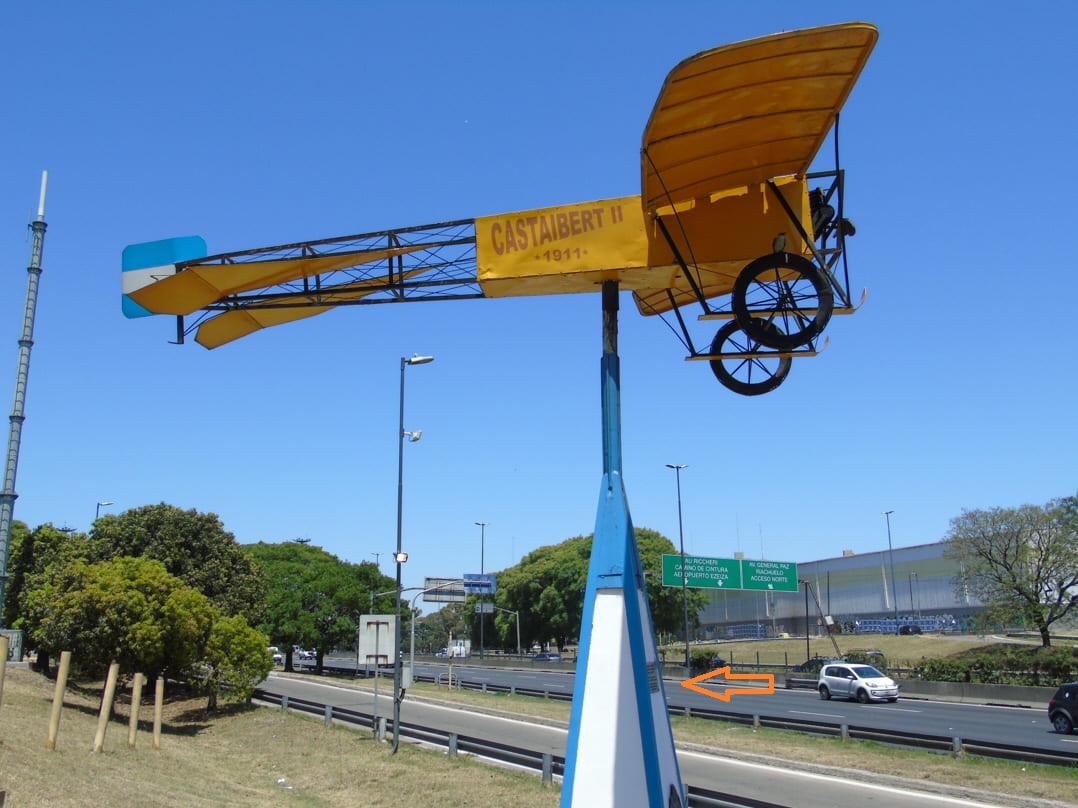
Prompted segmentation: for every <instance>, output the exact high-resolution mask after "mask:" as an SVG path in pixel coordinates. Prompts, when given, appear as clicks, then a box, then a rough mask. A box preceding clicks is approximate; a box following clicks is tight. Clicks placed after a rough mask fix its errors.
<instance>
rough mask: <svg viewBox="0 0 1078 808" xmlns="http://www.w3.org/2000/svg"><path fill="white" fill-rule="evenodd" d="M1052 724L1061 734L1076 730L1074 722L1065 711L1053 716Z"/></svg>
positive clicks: (1068, 733)
mask: <svg viewBox="0 0 1078 808" xmlns="http://www.w3.org/2000/svg"><path fill="white" fill-rule="evenodd" d="M1052 726H1053V727H1055V730H1056V732H1058V733H1059V734H1060V735H1070V734H1071V733H1072V732H1074V724H1073V723H1072V722H1071V720H1070V719H1069V718H1068V717H1067V716H1066V715H1064V714H1063V713H1056V714H1055V715H1053V716H1052Z"/></svg>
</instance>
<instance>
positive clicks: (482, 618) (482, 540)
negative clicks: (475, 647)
mask: <svg viewBox="0 0 1078 808" xmlns="http://www.w3.org/2000/svg"><path fill="white" fill-rule="evenodd" d="M476 524H477V525H479V574H480V575H483V574H484V573H485V572H486V569H485V568H484V560H483V559H484V557H485V556H486V544H487V525H489V524H490V522H476ZM486 617H487V615H486V612H484V611H483V596H482V595H480V596H479V659H480V661H482V659H483V624H484V623H486Z"/></svg>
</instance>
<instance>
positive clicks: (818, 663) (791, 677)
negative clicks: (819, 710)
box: [786, 657, 834, 690]
mask: <svg viewBox="0 0 1078 808" xmlns="http://www.w3.org/2000/svg"><path fill="white" fill-rule="evenodd" d="M828 662H834V660H833V659H827V658H825V657H814V658H812V659H810V660H808V661H806V662H802V663H801V664H800V665H794V666H793V667H792V668H790V670H789V672H788V673H787V674H786V689H787V690H789V689H790V688H794V687H807V688H811V689H812V690H815V689H816V684H817V682H818V681H819V678H820V668H822V667H823V666H824V665H826V664H827V663H828Z"/></svg>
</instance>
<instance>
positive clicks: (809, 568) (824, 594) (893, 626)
mask: <svg viewBox="0 0 1078 808" xmlns="http://www.w3.org/2000/svg"><path fill="white" fill-rule="evenodd" d="M944 547H945V545H944V543H943V542H936V543H934V544H920V545H916V546H914V547H902V548H895V549H894V551H893V553H892V551H890V550H883V551H880V552H872V553H860V554H855V553H853V552H852V551H849V550H847V551H846V552H844V553H843V554H842V555H841V556H839V557H837V558H825V559H822V560H820V561H808V562H804V563H798V564H797V577H798V579H799V581H801V582H802V583H801V586H800V591H798V592H750V591H745V590H722V589H713V590H708V591H709V593H710V595H711V603H710V604H709V605H708V606H707V607H705V608H704V609H703V610H702V611H701V612H700V629H699V635H698V636H699V638H700V639H720V638H747V637H778V636H781V635H783V634H789V635H796V636H804V635H805V627H806V624H807V625H808V629H809V632H810V633H811V634H812V635H821V634H824V633H826V632H825V629H824V626H825V625H829V624H830V625H837V626H838V629H837V630H839V631H841V633H843V634H872V633H877V634H880V633H882V634H895V633H897V631H898V630H899V629H900V628H901V627H902V626H907V625H916V626H918V627H920V628H921V630H922V631H961V630H964V629H965V628H966V627H967V625H968V621H969V618H970V617H971V616H972V615H973V614H975V613H977V612H979V611H980V610H981V609H982V604H981V602H980V601H978V600H977V599H976V598H974V597H972V596H970V595H968V594H966V593H957V592H956V591H955V585H954V583H953V580H952V579H953V578H954V576H955V574H956V573H957V572H958V563H957V562H956V561H953V560H951V559H948V558H944V555H943V551H944ZM741 555H742V554H738V556H739V557H740V556H741ZM805 582H807V584H808V585H807V586H806V585H805Z"/></svg>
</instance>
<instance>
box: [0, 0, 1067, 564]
mask: <svg viewBox="0 0 1078 808" xmlns="http://www.w3.org/2000/svg"><path fill="white" fill-rule="evenodd" d="M851 20H865V21H868V22H873V23H875V24H877V25H878V26H879V28H880V42H879V45H878V46H877V48H876V51H875V53H874V55H873V57H872V59H871V60H870V62H869V64H868V67H867V69H866V71H865V73H864V74H863V76H862V78H861V81H860V83H859V84H858V86H857V88H856V89H855V91H854V93H853V95H852V96H851V98H850V100H849V102H848V103H847V105H846V108H845V111H844V114H843V128H842V146H843V162H844V166H845V168H846V170H847V194H848V195H847V206H848V207H847V212H848V213H849V215H850V216H851V218H853V219H854V220H855V221H856V223H857V227H858V234H857V236H856V238H855V239H853V240H851V241H850V242H849V257H850V265H851V270H852V273H853V284H854V286H855V287H856V288H857V289H858V290H859V289H860V287H862V286H864V287H868V290H869V296H868V302H867V303H866V304H865V306H864V307H863V309H862V310H861V311H860V312H859V313H858V314H856V315H855V316H852V317H844V318H836V319H835V320H834V321H833V322H832V325H831V326H830V327H829V329H828V334H829V335H830V337H831V344H830V347H829V348H828V349H827V350H826V351H825V352H824V353H823V354H822V355H821V356H820V357H818V358H815V359H807V360H800V361H798V362H796V363H795V364H794V367H793V371H792V372H791V374H790V377H789V379H788V380H787V381H786V383H785V384H784V385H782V387H780V388H779V389H778V390H777V391H775V392H773V393H771V394H769V395H766V396H762V397H756V398H743V397H740V396H737V395H735V394H733V393H730V392H729V391H727V390H726V389H725V388H723V387H722V386H721V385H719V383H718V382H717V381H716V380H715V379H714V377H713V376H712V374H711V372H710V370H709V369H708V367H707V365H706V364H704V363H696V362H685V361H684V350H683V349H682V347H681V346H680V344H679V343H678V342H677V341H676V340H675V339H674V337H673V335H672V334H671V333H670V332H669V331H668V330H667V329H666V327H665V326H664V325H663V324H662V323H661V322H660V321H658V320H657V319H655V318H643V317H640V316H639V315H638V314H637V313H636V311H635V308H634V307H633V306H632V304H631V301H630V299H629V298H628V296H627V295H626V296H623V299H622V314H621V344H620V352H621V357H622V407H623V411H624V426H623V438H624V459H625V481H626V488H627V491H628V496H629V503H630V507H631V509H632V516H633V521H634V523H635V524H636V525H637V526H638V527H650V528H653V529H655V530H658V531H660V532H661V533H663V534H665V535H666V536H668V537H670V538H671V539H673V540H674V542H675V544H676V542H677V536H678V514H677V498H676V491H675V480H674V473H673V472H672V471H671V470H669V469H667V468H666V467H665V464H666V463H679V464H682V463H685V464H688V465H689V468H687V469H686V470H685V471H683V472H682V502H683V508H684V535H685V546H686V551H687V552H690V553H693V554H697V555H711V556H720V557H730V556H732V554H733V553H734V552H736V551H738V550H741V551H743V552H745V554H746V555H747V556H748V557H759V556H760V555H761V554H763V555H764V556H766V557H767V558H769V559H776V560H783V561H808V560H813V559H818V558H824V557H830V556H835V555H839V554H841V553H842V551H843V550H846V549H850V550H854V551H856V552H868V551H873V550H879V549H882V548H886V546H887V532H886V524H885V520H884V517H883V515H882V512H883V511H886V510H891V509H893V510H894V514H893V516H892V519H891V528H892V534H893V538H894V543H895V546H908V545H914V544H921V543H926V542H933V541H937V540H939V539H941V538H942V537H943V536H944V535H945V533H946V531H947V529H948V524H949V521H950V519H951V518H952V517H954V516H957V515H958V514H959V513H960V512H961V511H962V510H963V509H966V508H985V507H992V506H997V505H999V506H1010V505H1019V504H1022V503H1026V502H1033V503H1043V502H1045V501H1047V500H1049V499H1051V498H1054V497H1057V496H1065V495H1071V494H1074V493H1075V491H1076V490H1078V483H1076V474H1075V464H1076V457H1078V428H1076V426H1075V423H1076V421H1075V417H1074V409H1075V404H1074V400H1075V398H1076V395H1075V394H1076V373H1075V371H1076V370H1078V367H1076V366H1078V363H1076V361H1075V355H1076V349H1078V336H1076V331H1075V328H1074V327H1073V325H1072V322H1073V317H1074V315H1073V311H1072V304H1073V302H1074V301H1075V300H1076V299H1078V272H1076V271H1075V268H1074V265H1075V263H1076V261H1075V259H1074V258H1072V257H1071V256H1070V254H1069V253H1070V250H1071V249H1072V245H1071V243H1070V240H1071V238H1072V237H1073V234H1074V232H1075V224H1074V218H1075V213H1076V209H1078V206H1076V205H1075V203H1074V189H1075V188H1076V187H1078V171H1076V169H1075V163H1074V161H1073V159H1072V152H1073V143H1074V137H1075V135H1074V132H1075V131H1076V130H1078V120H1076V112H1075V106H1076V105H1075V103H1074V99H1075V89H1074V82H1075V79H1076V77H1078V76H1076V72H1075V67H1074V58H1073V41H1072V40H1073V34H1074V31H1075V30H1076V28H1078V5H1075V4H1073V3H1070V2H1044V3H1027V4H1022V5H1015V4H1013V3H991V2H989V3H985V2H978V3H963V2H955V3H938V2H936V3H916V2H911V3H902V4H897V3H896V4H876V3H841V2H839V3H829V4H823V5H821V4H811V3H778V2H722V3H718V2H699V3H686V2H670V3H665V4H656V3H653V2H648V3H644V2H620V3H590V4H585V3H576V4H570V3H549V2H547V3H505V2H484V3H433V2H432V3H414V2H412V3H410V2H394V3H377V4H376V3H358V2H315V1H313V2H308V3H294V2H288V3H286V2H272V1H270V2H259V3H254V2H234V3H221V2H212V3H211V2H205V1H204V0H193V1H192V2H185V3H167V4H163V3H158V4H147V3H143V2H110V3H107V4H104V5H95V4H86V3H78V2H72V1H70V0H69V1H67V2H52V3H31V4H21V5H17V4H10V3H9V4H5V5H4V6H3V7H2V8H0V75H2V82H0V104H2V109H3V111H4V121H5V124H4V126H3V127H2V128H0V268H2V271H0V392H2V395H3V396H4V397H3V398H0V408H3V410H2V411H3V412H4V413H5V414H6V413H10V409H8V408H9V407H10V406H11V402H12V400H13V399H12V398H11V397H10V396H11V391H12V389H13V384H14V377H15V367H16V360H17V352H18V346H17V340H18V337H19V331H20V324H21V321H22V314H23V302H24V297H25V289H26V274H27V273H26V266H27V264H28V262H29V257H30V242H29V239H28V230H27V227H26V226H27V223H28V222H29V221H30V219H31V218H32V215H33V213H34V210H35V209H36V204H37V198H38V187H39V181H40V173H41V171H42V170H43V169H47V170H48V171H49V175H50V182H49V196H48V203H47V210H46V220H47V222H48V225H49V229H48V233H47V236H46V241H45V250H44V260H43V267H44V273H43V276H42V281H41V289H40V298H39V304H38V317H37V328H36V331H35V344H34V348H33V353H32V360H31V368H30V381H29V395H28V400H27V407H26V422H25V426H24V429H23V435H22V452H21V456H20V461H19V470H18V479H17V485H16V490H17V492H18V494H19V498H18V499H17V501H16V503H15V511H14V515H15V518H16V519H19V520H21V521H24V522H27V523H28V524H30V525H31V526H36V525H38V524H40V523H42V522H47V521H51V522H53V523H54V524H55V525H57V526H69V527H74V528H77V529H80V530H86V529H88V528H89V526H90V523H91V521H92V519H93V517H94V512H95V507H96V503H97V502H99V501H104V500H112V501H113V502H114V503H115V504H114V505H109V506H106V507H105V508H104V509H103V510H104V511H106V512H108V511H112V512H118V511H120V510H123V509H126V508H129V507H136V506H139V505H144V504H151V503H157V502H162V501H163V502H168V503H172V504H175V505H178V506H181V507H184V508H196V509H198V510H201V511H212V512H214V513H216V514H218V515H219V516H220V518H221V520H222V521H223V523H224V525H225V527H226V528H227V529H228V530H230V531H232V532H233V533H234V534H235V536H236V538H237V539H238V540H239V541H240V542H243V543H248V542H255V541H259V540H263V541H269V542H274V541H286V540H290V539H294V538H299V537H303V538H310V539H311V540H312V541H313V542H314V543H316V544H319V545H321V546H323V547H325V548H326V549H327V550H329V551H331V552H333V553H336V554H337V555H339V556H340V557H342V558H345V559H348V560H350V561H356V562H358V561H362V560H373V559H374V557H373V554H374V553H381V554H382V556H381V565H382V569H383V570H384V571H386V572H387V573H391V572H392V566H391V564H390V554H391V553H392V551H393V549H394V545H395V540H396V539H395V537H396V493H397V419H398V393H399V378H400V377H399V367H400V358H401V357H402V356H411V355H412V354H414V353H420V354H433V355H435V356H436V361H435V362H434V363H433V364H430V365H425V366H421V367H413V368H410V369H409V371H408V379H407V396H406V409H407V412H406V423H405V428H406V429H409V430H415V429H422V430H423V431H424V432H423V439H422V440H421V441H420V442H419V443H415V444H407V445H406V446H405V492H404V493H405V496H404V505H405V518H404V546H405V549H406V550H407V551H408V552H410V553H411V557H412V560H411V561H410V562H409V563H408V564H407V566H406V571H405V583H406V585H417V584H419V583H421V581H422V579H423V577H424V576H457V575H460V574H463V573H466V572H478V570H479V566H480V529H479V528H478V527H477V526H476V525H475V524H474V523H475V522H477V521H483V522H488V523H489V526H488V527H487V528H486V549H485V559H484V561H485V566H486V569H487V571H492V570H499V569H503V568H505V567H507V566H509V565H511V564H513V563H515V562H516V561H518V560H519V559H520V557H521V556H522V555H523V554H525V553H526V552H528V551H530V550H533V549H535V548H536V547H539V546H541V545H545V544H553V543H556V542H559V541H562V540H563V539H565V538H568V537H570V536H575V535H580V534H587V533H590V532H591V531H592V530H593V528H594V521H595V510H596V503H597V500H598V494H599V482H600V475H601V460H602V458H601V450H600V431H599V425H600V423H599V359H600V354H601V342H600V335H601V317H600V314H601V312H600V301H599V297H598V296H597V295H575V296H564V297H546V298H517V299H506V300H480V301H468V302H456V303H448V302H441V303H430V304H418V303H415V304H409V305H396V306H394V305H388V306H374V307H360V308H358V309H352V310H343V309H342V310H339V311H334V312H331V313H327V314H324V315H322V316H320V317H316V318H313V319H311V320H309V321H306V322H299V323H295V324H292V325H288V326H283V327H279V328H275V329H270V330H267V331H263V332H261V333H258V334H255V335H253V336H251V337H248V338H246V339H244V340H242V341H240V342H237V343H234V344H232V345H230V346H226V347H223V348H220V349H218V350H216V351H212V352H208V351H206V350H204V349H202V348H201V347H199V346H197V345H196V344H194V343H193V342H192V343H190V344H188V345H185V346H182V347H177V346H174V345H170V344H169V342H168V341H169V340H170V339H172V338H173V337H174V320H172V319H170V318H165V317H160V318H145V319H143V320H137V321H135V320H126V319H125V318H124V317H123V316H122V315H121V312H120V253H121V251H122V250H123V248H124V246H125V245H127V244H130V243H134V242H140V241H149V240H153V239H159V238H166V237H171V236H180V235H192V234H199V235H201V236H203V237H204V238H205V239H206V241H207V243H208V245H209V248H210V251H211V252H226V251H232V250H242V249H248V248H255V247H261V246H268V245H273V244H280V243H285V242H291V241H301V240H309V239H316V238H322V237H331V236H338V235H345V234H350V233H362V232H370V231H375V230H382V229H388V228H393V227H403V226H408V225H416V224H427V223H432V222H441V221H446V220H450V219H457V218H463V217H469V216H480V215H487V214H492V213H500V212H505V211H515V210H522V209H527V208H533V207H541V206H546V205H554V204H560V203H568V202H576V201H583V200H590V199H597V198H603V197H611V196H618V195H623V194H633V193H638V192H639V177H640V170H639V148H640V136H641V133H642V130H643V127H644V124H645V122H646V120H647V116H648V114H649V113H650V111H651V106H652V104H653V102H654V99H655V97H656V94H657V92H658V89H659V87H660V85H661V82H662V80H663V78H664V76H665V75H666V73H667V72H668V71H669V70H670V69H671V68H672V67H673V66H674V65H675V64H677V63H678V62H679V61H680V60H682V59H683V58H685V57H687V56H690V55H692V54H694V53H696V52H698V51H701V50H705V49H707V48H711V47H714V46H717V45H721V44H726V43H729V42H734V41H737V40H741V39H747V38H751V37H755V36H761V35H765V34H770V33H775V32H777V31H780V30H784V29H794V28H803V27H810V26H814V25H823V24H828V23H835V22H845V21H851ZM3 424H4V429H3V432H2V433H0V434H2V436H3V440H4V443H5V445H6V438H7V420H6V419H5V420H4V421H3Z"/></svg>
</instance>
